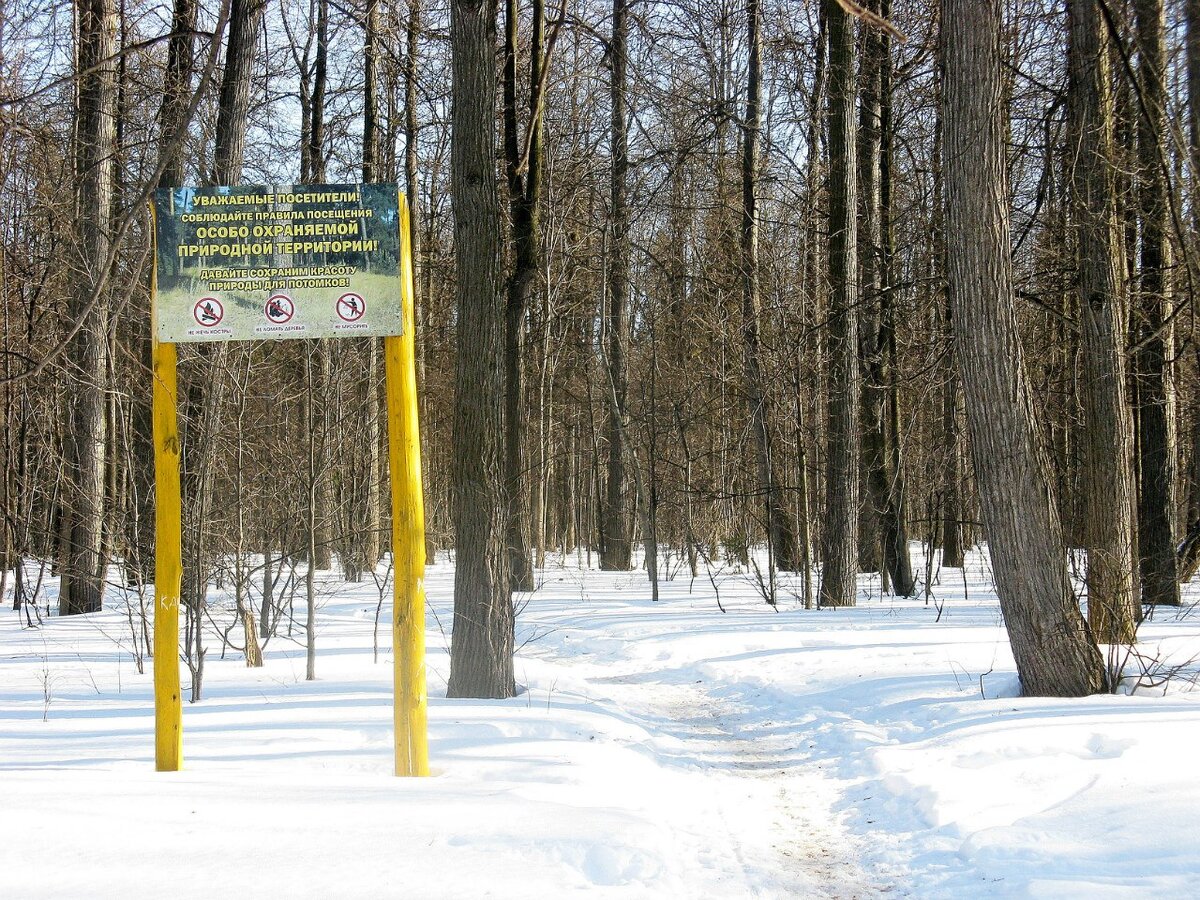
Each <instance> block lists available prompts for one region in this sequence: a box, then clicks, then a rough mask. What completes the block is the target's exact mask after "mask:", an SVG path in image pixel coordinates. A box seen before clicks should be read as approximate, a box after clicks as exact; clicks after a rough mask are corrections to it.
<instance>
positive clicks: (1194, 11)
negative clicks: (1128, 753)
mask: <svg viewBox="0 0 1200 900" xmlns="http://www.w3.org/2000/svg"><path fill="white" fill-rule="evenodd" d="M1183 8H1184V16H1185V20H1186V23H1187V38H1186V43H1185V48H1186V61H1187V112H1188V158H1189V162H1190V163H1191V174H1192V195H1191V208H1192V235H1193V242H1192V244H1191V245H1190V247H1189V248H1188V250H1189V252H1192V253H1194V252H1196V250H1197V243H1196V242H1195V240H1194V236H1195V235H1198V234H1200V0H1185V2H1184V7H1183ZM1193 355H1194V358H1195V359H1196V363H1197V368H1200V346H1195V347H1193ZM1191 416H1192V428H1191V430H1192V465H1191V471H1190V472H1189V473H1188V474H1189V479H1188V482H1189V483H1188V504H1187V531H1186V535H1185V537H1184V540H1183V546H1182V549H1181V551H1180V554H1179V556H1180V559H1179V573H1178V574H1179V580H1180V581H1181V582H1186V581H1188V580H1190V579H1191V577H1192V576H1193V575H1195V574H1196V568H1197V567H1198V566H1200V388H1193V389H1192V396H1191Z"/></svg>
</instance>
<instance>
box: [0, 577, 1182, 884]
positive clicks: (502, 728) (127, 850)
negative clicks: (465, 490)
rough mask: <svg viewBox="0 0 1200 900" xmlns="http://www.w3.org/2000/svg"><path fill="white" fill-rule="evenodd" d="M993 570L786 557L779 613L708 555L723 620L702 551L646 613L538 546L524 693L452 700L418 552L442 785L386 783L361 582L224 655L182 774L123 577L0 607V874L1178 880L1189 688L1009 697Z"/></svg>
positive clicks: (381, 711) (69, 878) (369, 591)
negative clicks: (815, 585)
mask: <svg viewBox="0 0 1200 900" xmlns="http://www.w3.org/2000/svg"><path fill="white" fill-rule="evenodd" d="M984 572H985V568H984V561H983V560H982V559H981V558H979V557H978V556H976V557H974V558H972V559H971V560H970V561H969V568H968V581H967V584H966V586H965V590H964V585H963V582H962V580H961V578H960V577H959V573H958V572H956V571H955V572H951V571H944V572H942V573H941V583H940V584H937V585H935V588H934V599H935V601H936V602H937V603H940V604H942V607H941V619H940V621H936V619H937V618H938V607H937V605H936V604H935V605H930V606H926V605H925V604H924V602H923V601H922V600H921V599H918V600H914V601H896V600H893V599H892V598H888V597H884V598H880V597H879V593H878V587H877V583H876V582H872V581H871V580H870V579H867V578H864V579H863V581H862V584H861V587H862V591H861V594H860V605H859V606H858V607H856V608H853V609H842V610H821V611H804V610H803V609H800V608H799V604H798V603H797V602H796V599H795V594H796V593H797V588H796V585H794V584H792V583H791V582H790V581H788V580H787V579H786V578H785V579H783V580H782V582H781V593H780V604H779V606H778V611H776V610H775V609H773V608H772V607H770V606H768V605H767V604H765V603H764V602H763V601H762V598H761V596H760V595H759V593H758V590H757V588H756V587H755V586H754V585H753V583H752V582H751V580H750V579H747V578H745V577H743V576H741V575H739V574H736V573H733V572H729V571H721V572H717V573H715V577H716V581H717V584H718V587H719V589H720V594H721V602H722V603H723V605H724V606H725V608H726V609H727V610H728V612H727V613H724V614H722V613H721V612H720V611H719V610H718V609H717V605H716V602H715V596H714V591H713V588H712V585H711V584H710V583H709V580H708V578H707V577H706V576H705V575H703V574H702V575H701V577H700V578H698V579H697V580H695V582H690V579H688V578H687V575H686V572H684V573H682V574H678V575H677V576H676V579H675V580H674V581H671V582H668V583H664V585H663V592H662V596H663V599H662V600H661V601H660V602H659V603H657V604H653V603H651V602H650V600H649V591H648V587H647V584H646V581H645V577H644V574H643V573H628V574H612V573H598V572H580V571H578V570H574V569H571V568H558V567H554V568H549V569H547V570H545V571H543V572H540V573H539V580H540V582H541V586H540V588H539V590H538V591H537V592H535V593H534V594H533V595H532V597H531V598H530V599H529V601H528V603H527V604H525V606H524V608H523V609H522V611H521V615H520V619H519V625H518V631H519V635H518V643H522V642H524V644H523V646H522V649H521V650H520V652H519V654H518V657H517V662H516V670H517V677H518V680H519V681H520V682H521V683H522V685H523V686H524V692H523V693H522V694H521V695H520V696H518V697H516V698H514V699H512V700H508V701H504V702H484V701H469V700H453V701H451V700H447V699H446V698H445V678H446V676H447V674H448V655H447V646H446V641H447V638H446V637H445V636H444V635H443V634H442V631H441V628H440V626H439V622H440V623H443V624H445V625H446V626H448V625H449V622H450V621H451V618H452V616H451V605H452V601H451V591H452V577H453V573H452V569H451V568H450V567H449V566H448V565H446V564H441V565H438V566H436V567H431V569H430V572H429V577H428V579H427V586H428V591H429V598H430V604H431V615H430V617H429V626H430V627H429V632H428V645H429V648H430V649H429V665H430V677H429V683H430V693H431V700H430V755H431V762H432V765H433V767H434V770H435V772H436V773H437V774H436V775H435V777H433V778H430V779H397V778H393V777H391V775H390V771H391V765H392V760H391V730H390V729H391V683H390V673H391V666H390V662H391V657H390V652H389V651H388V650H387V649H386V648H384V649H383V650H382V651H381V653H380V659H379V662H378V663H377V664H376V663H372V653H371V640H372V636H371V632H372V618H373V614H374V609H375V603H376V597H377V594H376V591H375V588H374V586H373V585H372V586H370V587H364V586H353V585H339V584H335V583H332V582H330V583H327V584H324V585H323V587H322V609H321V610H320V613H319V619H318V621H319V626H318V635H317V644H318V650H319V656H318V659H317V673H318V678H319V680H318V681H316V682H305V681H304V680H303V675H304V660H303V649H302V647H301V646H299V644H298V643H297V642H295V641H292V642H288V641H287V640H286V639H283V638H279V639H275V640H273V641H272V642H271V643H270V644H269V645H268V647H267V650H266V657H267V665H266V666H265V668H263V669H258V670H252V669H246V668H245V667H244V666H243V663H242V660H241V658H240V654H238V653H236V652H231V653H230V654H229V655H228V657H227V658H226V659H225V660H223V661H222V660H220V659H218V658H217V656H218V654H219V645H216V646H213V649H212V652H211V654H210V656H209V660H208V666H207V672H206V692H205V694H206V696H205V699H204V700H203V701H202V702H201V703H199V704H195V705H187V706H185V709H184V729H185V738H184V741H185V745H184V755H185V766H186V770H185V771H184V772H182V773H172V774H167V773H163V774H158V773H155V772H154V771H153V712H152V685H151V679H150V676H149V674H148V668H147V674H145V675H139V674H137V672H136V669H135V666H134V663H133V659H132V657H131V653H130V641H129V637H128V626H127V625H126V624H125V620H124V602H123V599H122V598H121V597H120V596H115V597H113V598H112V600H111V604H112V605H111V607H110V608H109V609H107V610H106V611H105V612H104V613H100V614H97V615H94V616H86V617H78V618H75V619H71V620H66V619H57V618H52V619H47V620H46V622H45V624H44V625H43V626H42V627H41V628H40V629H27V628H22V627H21V622H20V621H19V620H18V618H17V616H16V615H15V614H13V613H12V612H10V611H7V610H6V611H5V612H4V613H3V616H2V617H0V826H3V828H4V833H5V834H6V836H7V838H6V840H5V841H3V842H0V896H4V897H8V896H11V897H21V898H26V897H28V898H36V897H80V896H88V897H125V896H127V895H129V894H130V893H132V892H137V893H139V894H145V895H148V896H168V895H170V896H173V897H211V896H216V895H220V894H223V893H233V892H237V893H242V892H258V893H263V894H265V895H267V896H291V897H326V896H405V897H408V896H412V897H448V898H454V897H463V898H467V897H471V898H473V897H513V898H516V897H547V898H551V897H562V896H572V895H586V896H588V897H593V896H594V897H606V896H611V897H622V898H624V897H671V898H674V897H708V896H721V897H750V896H762V897H776V896H779V897H783V896H826V897H851V896H859V897H867V896H877V895H884V894H886V895H889V896H914V897H1024V896H1033V897H1076V896H1078V897H1084V896H1087V897H1097V896H1109V895H1111V896H1116V895H1118V894H1119V895H1121V896H1131V895H1142V896H1154V897H1187V896H1192V895H1194V893H1195V891H1194V888H1193V885H1194V884H1195V883H1196V882H1197V881H1198V880H1200V851H1197V850H1196V849H1195V842H1194V840H1193V837H1192V836H1193V835H1194V834H1195V833H1197V830H1198V827H1200V779H1197V777H1196V776H1195V774H1194V767H1192V766H1191V765H1189V763H1188V756H1187V753H1188V752H1189V751H1190V749H1191V748H1192V747H1194V746H1196V745H1197V743H1198V739H1200V706H1198V705H1197V704H1198V703H1200V697H1198V696H1197V695H1196V694H1194V693H1191V692H1190V683H1189V682H1188V681H1187V680H1186V679H1184V678H1181V677H1177V678H1176V679H1175V680H1174V681H1170V682H1167V683H1165V684H1162V685H1159V686H1158V687H1157V688H1156V689H1154V690H1138V691H1135V692H1134V693H1133V694H1132V695H1126V694H1120V695H1113V696H1104V697H1093V698H1088V699H1086V700H1081V701H1059V700H1038V699H1021V698H1017V697H1016V696H1015V695H1016V693H1017V691H1016V685H1015V676H1014V674H1013V664H1012V659H1011V655H1010V654H1009V651H1008V646H1007V640H1006V637H1005V634H1004V630H1003V627H1002V624H1001V622H1000V616H999V612H998V607H997V604H996V602H995V599H994V597H993V596H992V595H991V594H990V592H989V590H988V589H987V588H986V585H985V581H986V578H985V575H984ZM50 587H51V599H52V597H53V588H54V586H53V583H51V585H50ZM1189 612H1190V610H1189V609H1186V608H1185V610H1184V611H1183V612H1182V613H1181V614H1178V615H1175V614H1174V613H1172V614H1168V615H1163V612H1162V611H1161V610H1160V611H1159V613H1158V617H1157V620H1156V621H1154V622H1151V623H1147V624H1146V625H1144V626H1143V631H1142V636H1143V646H1144V647H1145V652H1146V653H1147V654H1149V655H1152V656H1155V657H1159V658H1160V660H1161V661H1163V663H1164V664H1163V665H1160V666H1159V670H1160V671H1165V670H1166V669H1167V668H1169V667H1170V665H1172V664H1173V663H1186V662H1188V661H1189V659H1190V657H1191V656H1194V655H1195V654H1197V653H1198V652H1200V624H1198V623H1197V622H1196V621H1194V620H1193V618H1192V617H1190V616H1189V615H1188V613H1189ZM218 618H220V616H218ZM235 633H236V632H235ZM389 634H390V629H388V628H387V627H386V620H385V626H384V627H381V629H380V635H381V640H384V641H386V640H387V639H388V636H389ZM1185 671H1186V667H1185ZM184 674H185V678H186V671H185V673H184ZM981 685H982V690H981ZM1185 688H1186V689H1187V690H1185Z"/></svg>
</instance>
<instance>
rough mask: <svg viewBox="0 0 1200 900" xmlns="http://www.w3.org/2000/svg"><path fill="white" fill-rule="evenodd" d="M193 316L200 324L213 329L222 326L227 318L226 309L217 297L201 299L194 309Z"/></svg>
mask: <svg viewBox="0 0 1200 900" xmlns="http://www.w3.org/2000/svg"><path fill="white" fill-rule="evenodd" d="M192 316H193V317H194V318H195V319H196V322H197V323H198V324H200V325H203V326H204V327H205V328H212V327H214V326H216V325H220V324H221V320H222V319H223V318H225V307H224V306H222V305H221V301H220V300H218V299H217V298H216V297H201V298H200V299H199V300H197V301H196V305H195V306H193V307H192Z"/></svg>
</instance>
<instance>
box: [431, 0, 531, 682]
mask: <svg viewBox="0 0 1200 900" xmlns="http://www.w3.org/2000/svg"><path fill="white" fill-rule="evenodd" d="M450 44H451V53H452V66H451V69H452V87H451V90H452V95H453V112H452V114H451V127H452V129H453V141H452V144H451V156H450V159H451V190H452V193H453V200H454V231H455V239H456V242H455V248H456V251H457V252H456V256H457V259H458V277H457V279H456V286H455V294H456V299H457V304H458V327H457V339H458V348H457V360H456V364H455V397H454V438H453V445H454V451H453V452H454V460H453V465H454V468H453V476H454V483H453V489H454V530H455V548H456V554H457V558H456V562H457V564H456V566H455V570H454V632H453V639H452V642H451V646H450V683H449V687H448V694H449V696H451V697H499V698H502V697H511V696H513V694H514V693H515V690H516V685H515V682H514V678H513V660H512V656H513V645H514V637H513V605H512V597H511V594H510V592H509V586H508V555H507V552H506V547H505V525H506V522H507V519H508V510H507V505H506V503H505V490H504V482H503V480H502V474H501V472H502V468H501V462H502V455H503V443H504V406H503V400H504V384H503V372H504V369H503V349H504V347H503V335H504V293H503V276H502V273H501V264H500V246H501V221H500V195H499V191H498V185H497V183H496V166H495V136H496V131H495V129H496V108H495V97H496V0H453V3H452V5H451V32H450Z"/></svg>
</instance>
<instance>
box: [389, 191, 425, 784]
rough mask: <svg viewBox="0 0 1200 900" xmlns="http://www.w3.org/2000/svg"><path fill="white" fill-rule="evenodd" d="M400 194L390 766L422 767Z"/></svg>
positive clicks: (409, 304)
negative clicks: (400, 315) (400, 331)
mask: <svg viewBox="0 0 1200 900" xmlns="http://www.w3.org/2000/svg"><path fill="white" fill-rule="evenodd" d="M410 227H411V226H410V222H409V211H408V198H406V197H405V196H404V195H403V194H401V195H400V295H401V302H402V304H403V327H404V333H403V334H402V335H400V336H399V337H389V338H384V340H383V350H384V372H385V379H386V386H387V417H388V470H389V472H390V474H391V483H392V558H393V560H394V561H395V566H394V568H395V578H396V583H395V595H394V608H393V612H392V648H393V656H394V658H395V661H394V663H393V677H394V681H395V688H394V690H395V695H394V709H393V718H394V721H395V729H396V774H397V775H428V774H429V741H428V735H427V725H426V707H427V702H428V701H427V698H426V691H425V501H424V497H423V494H422V491H421V436H420V435H421V432H420V418H419V416H418V414H417V371H416V354H415V331H416V328H415V326H416V317H415V315H414V310H413V265H412V239H411V235H410V232H409V228H410Z"/></svg>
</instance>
